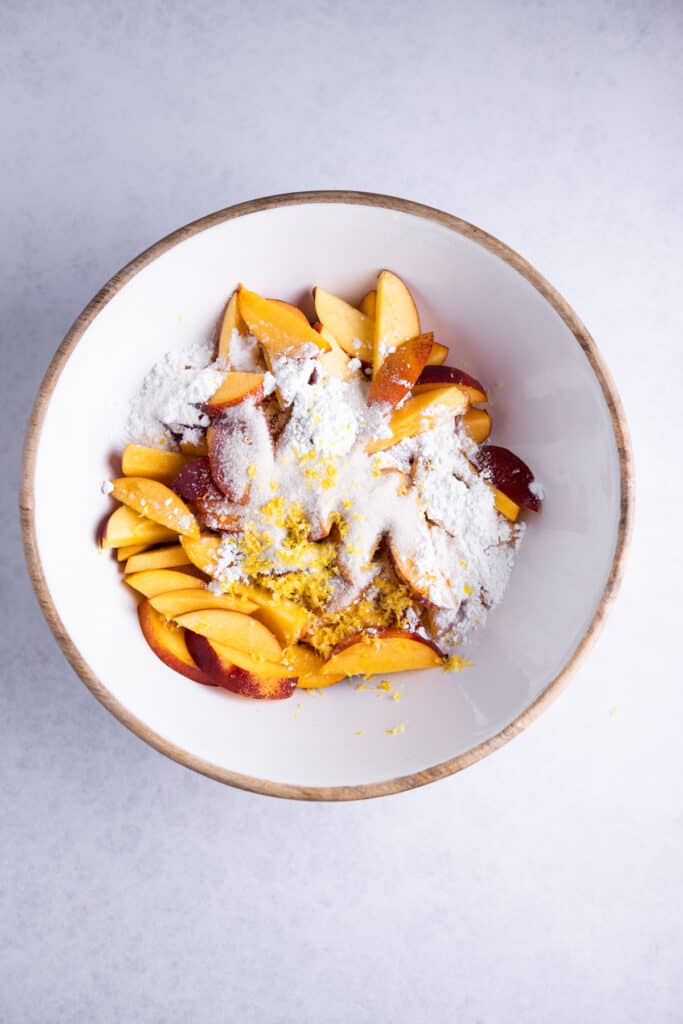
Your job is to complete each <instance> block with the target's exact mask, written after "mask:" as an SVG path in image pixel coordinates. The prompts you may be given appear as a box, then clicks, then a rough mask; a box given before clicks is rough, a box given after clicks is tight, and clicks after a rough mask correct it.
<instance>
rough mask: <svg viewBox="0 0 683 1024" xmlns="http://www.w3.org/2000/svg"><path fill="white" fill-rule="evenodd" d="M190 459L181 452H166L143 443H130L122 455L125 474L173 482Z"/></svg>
mask: <svg viewBox="0 0 683 1024" xmlns="http://www.w3.org/2000/svg"><path fill="white" fill-rule="evenodd" d="M187 460H188V457H187V455H181V454H180V452H166V451H162V450H161V449H160V448H148V447H147V446H146V445H142V444H128V445H126V447H125V448H124V449H123V455H122V456H121V469H122V470H123V475H124V476H144V477H150V479H152V480H161V481H162V483H171V481H172V480H174V479H175V477H176V476H177V475H178V473H179V472H180V470H181V469H182V468H183V466H184V465H185V464H186V462H187Z"/></svg>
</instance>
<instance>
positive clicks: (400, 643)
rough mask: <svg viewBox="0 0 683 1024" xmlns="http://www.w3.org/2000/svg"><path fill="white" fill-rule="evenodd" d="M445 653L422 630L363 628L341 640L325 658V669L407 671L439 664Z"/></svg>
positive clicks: (335, 672)
mask: <svg viewBox="0 0 683 1024" xmlns="http://www.w3.org/2000/svg"><path fill="white" fill-rule="evenodd" d="M442 664H443V655H442V653H441V651H440V650H439V648H438V647H437V646H436V644H434V643H432V641H431V640H427V639H426V637H423V636H420V634H419V633H409V632H408V631H407V630H402V629H378V630H376V631H375V632H370V631H366V632H361V633H356V634H354V636H352V637H349V639H348V640H344V641H343V642H342V643H340V644H338V645H337V646H336V647H335V648H334V650H333V651H332V654H331V655H330V657H329V658H328V659H327V661H326V662H325V665H324V668H323V672H324V673H325V674H330V675H340V674H342V673H343V675H344V676H355V675H359V674H361V673H362V674H363V675H374V674H375V673H377V672H403V671H408V670H411V669H419V668H436V667H437V666H438V665H442Z"/></svg>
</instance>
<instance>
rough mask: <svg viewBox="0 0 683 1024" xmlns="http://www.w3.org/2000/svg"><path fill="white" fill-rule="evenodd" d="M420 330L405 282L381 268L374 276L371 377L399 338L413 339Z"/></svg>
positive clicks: (398, 342)
mask: <svg viewBox="0 0 683 1024" xmlns="http://www.w3.org/2000/svg"><path fill="white" fill-rule="evenodd" d="M320 319H321V320H322V317H321V318H320ZM419 333H420V318H419V316H418V315H417V308H416V306H415V303H414V302H413V297H412V295H411V294H410V292H409V290H408V287H407V285H406V284H405V283H404V282H403V281H402V280H401V278H400V277H398V276H397V275H396V274H393V273H392V272H391V271H390V270H383V271H382V272H381V273H380V274H379V275H378V277H377V309H376V311H375V332H374V337H373V345H372V372H373V376H374V374H376V373H377V371H378V370H379V368H380V366H381V365H382V363H383V362H384V359H385V358H386V356H388V355H389V353H390V352H393V351H394V349H395V348H397V346H398V345H400V344H401V342H402V341H408V340H409V339H410V338H416V337H417V336H418V334H419Z"/></svg>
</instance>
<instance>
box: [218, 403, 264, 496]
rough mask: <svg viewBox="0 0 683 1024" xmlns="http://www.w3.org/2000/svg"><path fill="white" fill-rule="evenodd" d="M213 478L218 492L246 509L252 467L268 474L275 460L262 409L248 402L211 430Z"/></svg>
mask: <svg viewBox="0 0 683 1024" xmlns="http://www.w3.org/2000/svg"><path fill="white" fill-rule="evenodd" d="M207 439H208V442H209V463H210V465H211V475H212V477H213V479H214V482H215V484H216V486H217V487H218V489H219V490H220V491H221V492H222V493H223V494H224V495H225V497H226V498H228V500H229V501H233V502H235V504H237V505H245V504H246V503H247V501H248V498H249V488H250V484H251V478H250V475H249V473H250V467H251V466H254V467H256V466H257V465H258V466H259V467H260V468H261V470H262V471H267V470H268V460H270V461H272V460H273V459H274V453H273V439H272V436H271V433H270V430H269V428H268V421H267V419H266V417H265V415H264V412H263V409H261V407H260V406H252V403H251V402H249V401H248V402H246V403H245V404H244V405H243V406H235V407H234V408H233V409H230V410H229V411H228V412H227V413H226V414H225V417H224V418H222V419H220V420H217V421H216V422H215V423H213V424H212V425H211V426H210V427H209V429H208V430H207Z"/></svg>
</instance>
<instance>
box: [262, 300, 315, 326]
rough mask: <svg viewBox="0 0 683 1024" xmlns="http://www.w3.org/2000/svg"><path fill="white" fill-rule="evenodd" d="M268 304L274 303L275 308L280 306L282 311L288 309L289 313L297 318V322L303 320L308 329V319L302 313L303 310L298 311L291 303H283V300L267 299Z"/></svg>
mask: <svg viewBox="0 0 683 1024" xmlns="http://www.w3.org/2000/svg"><path fill="white" fill-rule="evenodd" d="M268 302H274V303H275V305H276V306H282V308H283V309H288V310H289V312H290V313H293V314H294V316H297V317H298V318H299V320H303V322H304V323H305V324H308V325H309V327H310V324H309V321H308V317H307V316H306V314H305V313H304V311H303V309H299V307H298V306H295V305H294V304H293V303H291V302H285V300H284V299H268Z"/></svg>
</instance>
